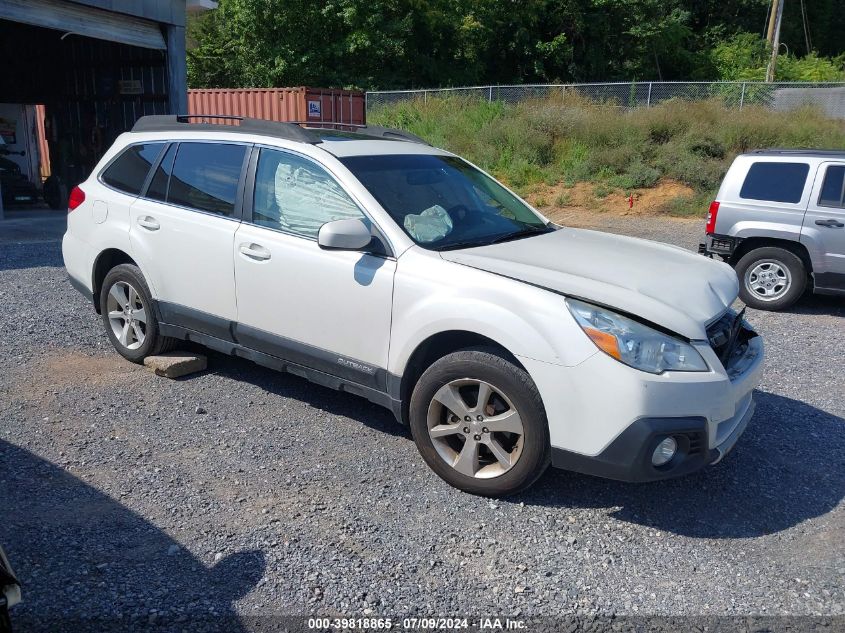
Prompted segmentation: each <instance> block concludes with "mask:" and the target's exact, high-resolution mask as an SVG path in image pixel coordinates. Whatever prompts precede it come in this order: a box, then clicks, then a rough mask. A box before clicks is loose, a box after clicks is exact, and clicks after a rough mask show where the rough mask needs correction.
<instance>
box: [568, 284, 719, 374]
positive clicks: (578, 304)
mask: <svg viewBox="0 0 845 633" xmlns="http://www.w3.org/2000/svg"><path fill="white" fill-rule="evenodd" d="M566 305H567V306H568V307H569V311H570V312H571V313H572V316H574V317H575V320H576V321H577V322H578V325H580V326H581V329H582V330H584V333H585V334H586V335H587V336H589V337H590V339H591V340H592V341H593V343H595V344H596V346H597V347H598V348H599V349H600V350H601V351H603V352H604V353H605V354H608V355H609V356H613V358H615V359H616V360H618V361H621V362H623V363H625V364H626V365H630V366H631V367H636V368H637V369H641V370H643V371H647V372H651V373H652V374H659V373H661V372H664V371H707V370H708V367H707V363H705V362H704V359H703V358H702V357H701V354H699V353H698V352H697V351H696V349H695V348H694V347H693V346H692V345H690V344H689V343H687V342H686V341H682V340H680V339H678V338H675V337H674V336H670V335H668V334H664V333H663V332H658V331H657V330H655V329H652V328H650V327H648V326H646V325H643V324H642V323H638V322H637V321H634V320H633V319H629V318H628V317H624V316H622V315H621V314H617V313H616V312H612V311H611V310H608V309H607V308H600V307H599V306H594V305H591V304H589V303H585V302H583V301H578V300H576V299H567V300H566Z"/></svg>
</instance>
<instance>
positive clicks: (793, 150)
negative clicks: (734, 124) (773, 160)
mask: <svg viewBox="0 0 845 633" xmlns="http://www.w3.org/2000/svg"><path fill="white" fill-rule="evenodd" d="M746 153H748V154H756V155H758V156H766V155H768V156H773V155H784V156H791V155H799V154H807V155H809V156H842V155H845V149H813V148H810V147H803V148H801V147H783V148H782V147H772V148H769V149H753V150H751V151H749V152H746Z"/></svg>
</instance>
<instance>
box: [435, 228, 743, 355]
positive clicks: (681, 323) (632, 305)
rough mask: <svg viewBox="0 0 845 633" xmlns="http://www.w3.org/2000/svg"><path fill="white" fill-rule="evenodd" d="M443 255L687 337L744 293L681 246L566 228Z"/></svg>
mask: <svg viewBox="0 0 845 633" xmlns="http://www.w3.org/2000/svg"><path fill="white" fill-rule="evenodd" d="M440 255H441V257H443V259H445V260H448V261H451V262H455V263H458V264H463V265H466V266H471V267H473V268H477V269H480V270H486V271H488V272H491V273H495V274H497V275H502V276H504V277H509V278H511V279H517V280H520V281H524V282H526V283H530V284H532V285H535V286H540V287H543V288H547V289H549V290H553V291H556V292H560V293H562V294H564V295H567V296H572V297H578V298H580V299H585V300H587V301H592V302H595V303H599V304H602V305H605V306H607V307H610V308H616V309H618V310H621V311H623V312H627V313H629V314H632V315H634V316H638V317H640V318H642V319H645V320H647V321H651V322H652V323H656V324H657V325H660V326H663V327H664V328H667V329H669V330H671V331H673V332H676V333H678V334H680V335H682V336H685V337H687V338H690V339H705V338H706V332H705V328H706V325H707V323H709V322H710V321H712V320H713V319H715V318H716V317H718V316H719V315H721V314H722V313H723V312H724V311H725V309H726V308H727V307H728V306H730V305H731V304H732V303H733V301H734V299H736V296H737V293H738V292H739V284H738V282H737V277H736V273H735V272H734V270H733V269H732V268H731V267H730V266H728V265H727V264H724V263H722V262H717V261H714V260H712V259H709V258H707V257H702V256H701V255H697V254H695V253H691V252H690V251H687V250H684V249H682V248H679V247H676V246H671V245H669V244H663V243H660V242H652V241H649V240H642V239H637V238H633V237H624V236H621V235H612V234H609V233H600V232H598V231H588V230H583V229H571V228H561V229H559V230H557V231H553V232H550V233H545V234H543V235H537V236H534V237H529V238H524V239H520V240H514V241H511V242H503V243H502V244H492V245H490V246H480V247H475V248H466V249H461V250H454V251H444V252H441V253H440Z"/></svg>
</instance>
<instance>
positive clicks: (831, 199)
mask: <svg viewBox="0 0 845 633" xmlns="http://www.w3.org/2000/svg"><path fill="white" fill-rule="evenodd" d="M819 206H820V207H837V208H840V209H841V208H843V207H845V165H843V166H841V167H840V166H838V165H837V166H830V167H828V168H827V171H826V172H825V175H824V183H823V184H822V193H821V195H820V196H819Z"/></svg>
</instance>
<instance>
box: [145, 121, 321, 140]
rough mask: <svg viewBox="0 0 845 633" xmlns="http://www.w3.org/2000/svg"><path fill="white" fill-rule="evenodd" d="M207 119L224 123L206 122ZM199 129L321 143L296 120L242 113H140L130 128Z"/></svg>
mask: <svg viewBox="0 0 845 633" xmlns="http://www.w3.org/2000/svg"><path fill="white" fill-rule="evenodd" d="M191 119H204V121H203V122H201V123H191ZM209 120H218V121H224V123H209V122H208V121H209ZM236 122H237V123H236ZM188 129H190V130H196V131H200V132H204V131H214V132H253V133H255V134H265V135H267V136H275V137H277V138H283V139H287V140H290V141H299V142H301V143H312V144H314V143H320V142H321V141H322V139H321V138H320V137H319V136H318V135H316V134H314V133H313V132H309V131H308V130H306V129H305V128H303V127H301V126H299V125H297V124H295V123H284V122H281V121H268V120H266V119H250V118H248V117H242V116H230V115H225V114H165V115H148V116H142V117H141V118H140V119H138V120H137V121H136V122H135V125H134V126H133V127H132V131H133V132H176V131H186V130H188Z"/></svg>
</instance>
